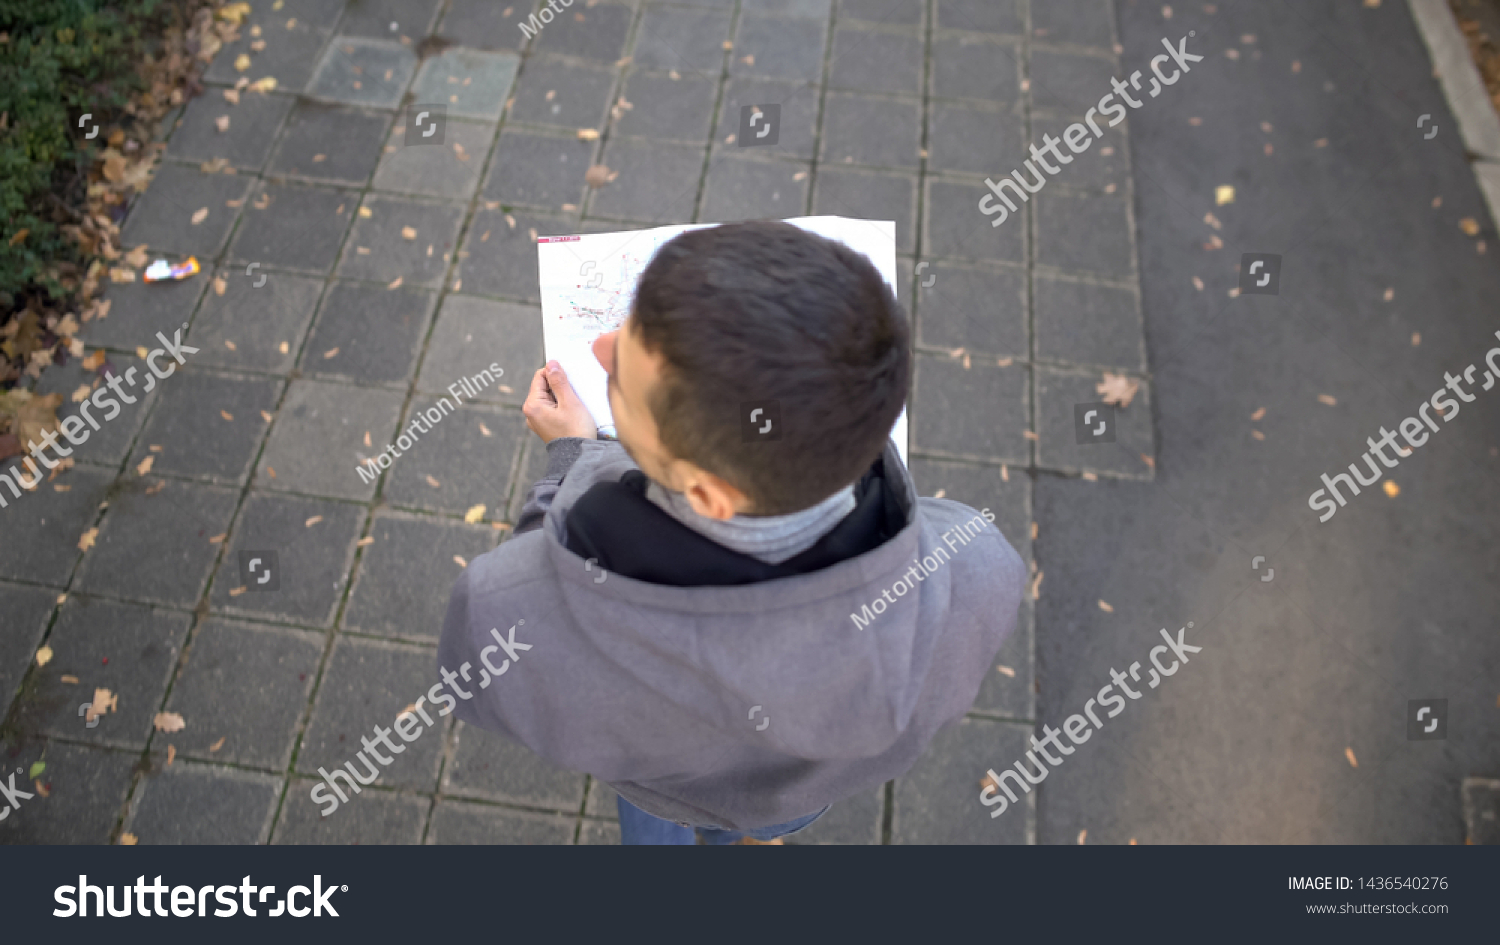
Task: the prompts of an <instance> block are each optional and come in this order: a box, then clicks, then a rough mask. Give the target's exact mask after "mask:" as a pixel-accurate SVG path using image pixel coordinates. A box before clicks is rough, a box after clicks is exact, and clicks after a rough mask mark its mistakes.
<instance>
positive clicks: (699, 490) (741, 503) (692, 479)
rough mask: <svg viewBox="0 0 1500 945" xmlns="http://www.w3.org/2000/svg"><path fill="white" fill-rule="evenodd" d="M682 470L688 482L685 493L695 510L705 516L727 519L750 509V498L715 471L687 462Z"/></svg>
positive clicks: (721, 519) (684, 479)
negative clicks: (714, 472) (716, 474)
mask: <svg viewBox="0 0 1500 945" xmlns="http://www.w3.org/2000/svg"><path fill="white" fill-rule="evenodd" d="M687 466H688V468H686V469H684V470H682V473H681V475H682V479H683V481H684V482H685V483H686V488H684V489H683V490H682V491H683V494H684V495H686V496H687V500H688V504H689V505H691V506H692V508H693V511H694V512H697V513H698V514H699V515H702V516H703V517H704V518H712V519H717V520H719V521H726V520H728V519H730V518H732V517H733V516H734V515H735V514H737V513H740V512H747V511H749V510H750V498H749V497H748V496H746V495H745V493H743V492H741V491H740V490H739V489H737V488H736V487H735V486H734V485H732V484H731V483H729V482H727V481H725V480H723V479H721V478H719V477H718V476H715V475H714V474H713V473H711V472H708V471H706V470H702V469H699V468H698V467H696V466H693V465H691V464H687Z"/></svg>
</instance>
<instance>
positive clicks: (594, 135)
mask: <svg viewBox="0 0 1500 945" xmlns="http://www.w3.org/2000/svg"><path fill="white" fill-rule="evenodd" d="M578 140H579V141H598V140H599V132H598V130H597V129H594V128H579V129H578Z"/></svg>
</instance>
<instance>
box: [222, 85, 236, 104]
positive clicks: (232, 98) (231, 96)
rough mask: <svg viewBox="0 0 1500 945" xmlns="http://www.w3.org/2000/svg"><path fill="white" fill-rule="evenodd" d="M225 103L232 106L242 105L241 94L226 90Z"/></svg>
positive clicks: (233, 90)
mask: <svg viewBox="0 0 1500 945" xmlns="http://www.w3.org/2000/svg"><path fill="white" fill-rule="evenodd" d="M224 101H226V102H228V103H229V104H231V105H238V104H239V103H240V93H239V92H238V91H237V90H235V89H225V90H224Z"/></svg>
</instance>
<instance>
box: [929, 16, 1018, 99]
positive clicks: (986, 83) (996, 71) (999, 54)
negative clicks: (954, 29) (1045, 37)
mask: <svg viewBox="0 0 1500 945" xmlns="http://www.w3.org/2000/svg"><path fill="white" fill-rule="evenodd" d="M1020 76H1021V53H1020V51H1019V49H1018V48H1017V46H1016V44H1015V43H1013V42H1005V41H1003V40H1001V41H997V40H995V39H994V38H993V37H987V36H975V35H972V34H967V33H964V34H948V35H943V36H934V37H933V38H932V96H933V98H972V99H980V100H982V101H985V102H989V103H990V104H992V105H996V106H1001V105H1013V104H1015V102H1016V101H1018V100H1019V99H1020V97H1021V79H1020Z"/></svg>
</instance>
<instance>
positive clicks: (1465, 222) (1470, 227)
mask: <svg viewBox="0 0 1500 945" xmlns="http://www.w3.org/2000/svg"><path fill="white" fill-rule="evenodd" d="M1458 228H1459V229H1460V230H1463V231H1464V232H1465V233H1467V234H1468V235H1469V236H1478V235H1479V221H1477V220H1475V219H1474V218H1473V217H1464V218H1463V219H1462V220H1459V221H1458Z"/></svg>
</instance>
